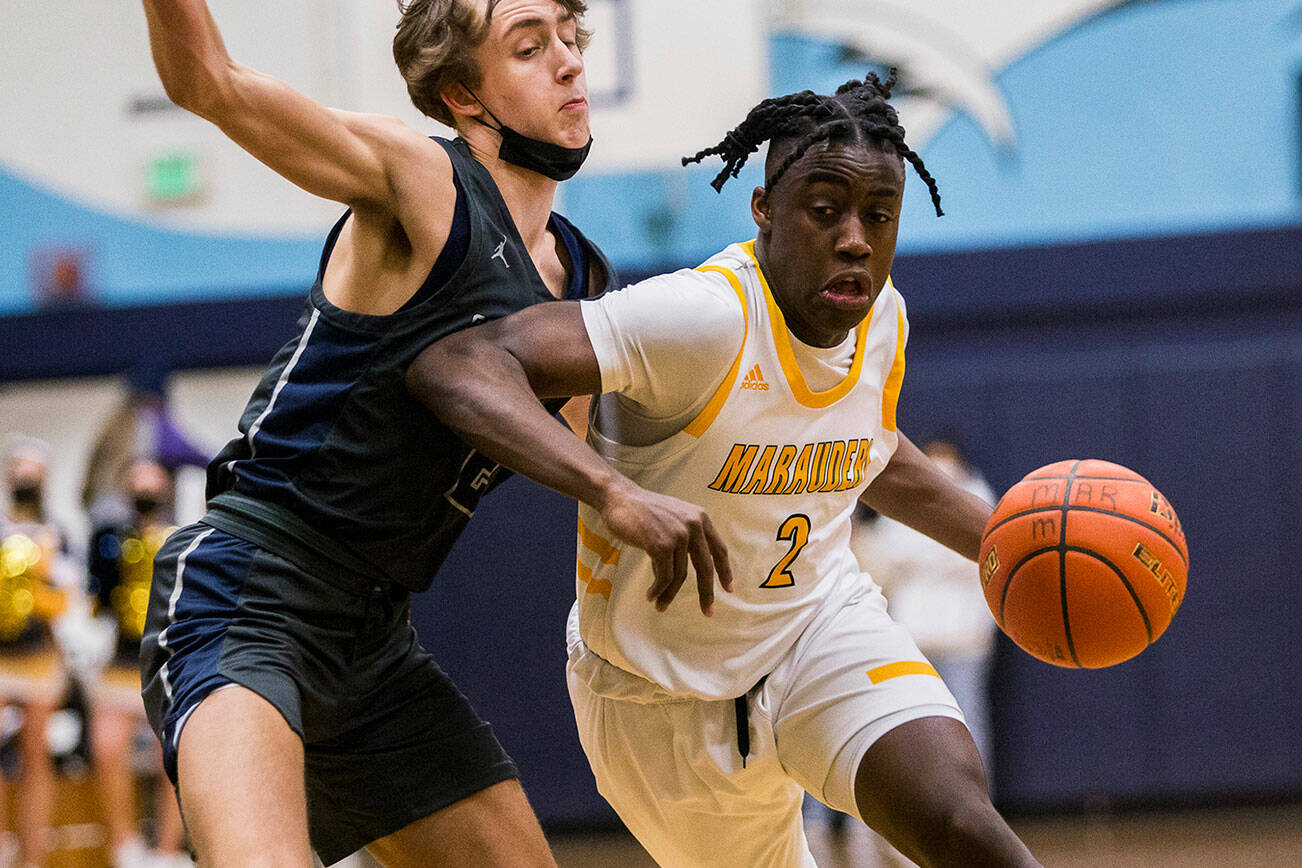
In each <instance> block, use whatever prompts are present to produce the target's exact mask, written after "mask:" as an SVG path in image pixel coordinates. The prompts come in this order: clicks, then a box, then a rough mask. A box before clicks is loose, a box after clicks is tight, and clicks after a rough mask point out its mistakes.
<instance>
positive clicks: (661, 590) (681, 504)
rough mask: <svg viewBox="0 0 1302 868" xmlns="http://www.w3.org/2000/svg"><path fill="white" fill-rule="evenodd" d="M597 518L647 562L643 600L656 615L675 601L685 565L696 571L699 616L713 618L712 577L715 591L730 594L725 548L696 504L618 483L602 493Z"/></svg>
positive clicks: (728, 568) (730, 575)
mask: <svg viewBox="0 0 1302 868" xmlns="http://www.w3.org/2000/svg"><path fill="white" fill-rule="evenodd" d="M601 517H602V520H603V521H604V522H605V524H606V527H608V528H610V530H611V532H612V533H614V534H615V536H617V537H619V539H620V540H621V541H623V542H626V543H628V544H629V545H634V546H637V547H638V548H640V549H642V550H643V551H645V552H646V553H647V554H649V555H650V556H651V567H652V571H653V572H654V574H655V581H654V582H652V583H651V587H650V588H648V589H647V594H646V598H647V600H648V601H653V602H654V603H655V607H656V610H657V611H660V612H663V611H665V610H666V609H668V608H669V604H670V603H671V602H673V599H674V597H675V596H677V595H678V591H679V589H680V588H681V587H682V586H683V583H684V582H685V581H686V580H687V563H688V560H689V559H690V561H691V563H692V566H693V567H694V568H695V570H696V591H697V595H698V596H699V597H700V604H701V612H702V613H704V614H705V615H706V616H709V615H711V614H713V610H714V577H715V575H716V574H717V575H718V577H719V585H720V587H722V588H723V589H724V590H725V591H727V592H728V593H732V567H731V566H730V565H729V563H728V547H727V546H726V545H725V544H724V542H723V539H722V538H721V537H720V536H719V532H718V531H717V530H715V528H714V524H713V523H712V522H711V521H710V517H709V516H708V515H707V514H706V512H705V510H704V509H702V508H701V507H699V506H697V505H696V504H694V503H688V502H687V501H685V500H679V499H678V498H676V497H670V496H668V495H665V494H657V493H656V492H654V491H647V490H646V489H645V488H642V487H640V486H638V485H636V484H634V483H633V482H631V481H629V480H628V479H626V478H623V477H618V478H617V479H616V480H615V481H614V483H613V484H612V485H611V486H610V488H609V490H608V491H607V492H606V497H605V499H604V502H603V504H602V506H601Z"/></svg>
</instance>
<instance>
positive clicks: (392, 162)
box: [338, 111, 456, 253]
mask: <svg viewBox="0 0 1302 868" xmlns="http://www.w3.org/2000/svg"><path fill="white" fill-rule="evenodd" d="M338 114H339V116H340V118H341V119H342V120H343V121H344V123H346V124H347V125H348V126H349V128H350V129H351V130H352V131H353V132H354V134H355V135H357V136H358V137H359V138H360V139H362V140H364V141H365V142H366V143H367V145H368V147H369V148H371V149H372V150H373V151H374V152H375V153H376V154H377V155H378V156H379V157H380V162H381V164H382V165H383V167H384V174H385V186H386V188H387V190H388V195H387V196H386V197H385V201H384V206H385V207H383V208H382V209H380V210H382V211H384V212H387V213H385V214H369V215H368V214H366V213H365V212H366V211H368V210H371V209H368V208H367V207H366V204H365V203H360V206H359V207H357V208H355V210H356V211H357V212H358V217H359V218H361V219H363V220H366V219H367V218H368V217H372V218H375V217H379V218H381V219H382V218H383V217H391V218H392V219H394V220H396V221H397V223H398V224H399V225H400V226H401V227H402V232H403V234H404V235H406V237H407V238H408V240H409V241H410V243H411V244H412V246H413V247H414V248H417V249H421V248H433V249H434V250H435V253H437V250H438V249H441V248H442V245H443V242H444V241H445V240H446V239H447V235H448V231H449V229H450V227H451V224H452V216H453V212H454V210H455V206H456V198H455V195H454V192H453V191H454V187H453V182H452V160H451V158H450V157H449V156H448V154H447V151H445V150H444V149H443V147H442V146H441V145H440V144H439V143H438V142H436V141H434V140H433V139H431V138H430V137H429V136H427V135H425V134H424V133H422V132H420V131H419V130H416V129H414V128H412V127H410V126H408V125H407V124H405V123H403V122H402V121H401V120H399V119H398V118H395V117H391V116H389V115H378V114H362V113H357V112H344V111H340V112H338Z"/></svg>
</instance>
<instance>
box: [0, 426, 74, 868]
mask: <svg viewBox="0 0 1302 868" xmlns="http://www.w3.org/2000/svg"><path fill="white" fill-rule="evenodd" d="M48 471H49V448H48V447H47V446H46V445H45V444H44V443H42V442H41V441H39V440H36V439H33V438H30V437H23V436H20V435H15V436H11V437H10V438H9V443H8V448H7V449H6V450H5V464H4V487H5V493H6V494H7V498H6V500H7V502H6V503H5V504H4V512H3V514H2V515H0V707H3V706H16V707H17V708H18V709H19V710H20V711H21V713H22V724H21V729H20V730H19V734H18V755H19V762H20V764H21V769H22V771H21V777H20V782H19V785H18V787H17V790H18V793H17V795H18V805H17V807H16V810H15V811H14V815H15V817H16V823H15V830H14V831H15V833H16V834H15V837H16V839H17V840H16V842H15V841H13V840H11V839H10V838H9V837H8V836H6V838H5V840H4V843H3V845H0V864H16V865H19V866H24V868H25V866H39V865H44V864H45V856H46V849H47V843H46V840H45V838H46V835H45V833H46V827H47V826H48V825H49V821H50V813H51V809H52V806H53V800H54V766H53V764H52V763H51V760H50V752H49V746H48V744H47V742H46V734H45V733H46V725H47V723H48V722H49V719H50V715H51V714H52V713H53V711H54V709H55V708H56V707H57V706H58V703H59V700H60V699H61V698H62V697H63V694H64V692H65V688H66V685H67V680H66V675H65V672H64V668H63V664H62V661H61V658H60V655H59V652H58V650H57V647H56V645H55V641H54V626H55V620H56V619H57V618H58V617H59V616H61V615H62V614H63V613H64V612H65V611H66V610H67V609H68V608H69V604H70V602H71V601H73V600H74V598H75V589H76V586H77V585H78V584H79V583H80V578H81V573H80V570H79V569H78V568H77V565H76V563H75V561H73V560H72V559H71V558H70V557H69V556H68V553H67V544H66V538H65V536H64V534H63V532H62V531H61V530H60V529H59V528H58V527H57V526H56V525H55V524H54V523H53V522H51V521H50V519H49V517H48V516H47V515H46V512H45V481H46V477H47V475H48ZM4 789H5V787H4V786H3V784H0V796H2V795H3V794H4ZM3 807H5V806H4V805H3V800H2V799H0V817H2V816H4V814H5V812H4V810H2V809H3ZM15 851H16V852H15ZM6 857H8V862H6V861H5V858H6Z"/></svg>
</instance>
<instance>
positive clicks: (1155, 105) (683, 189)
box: [568, 0, 1302, 266]
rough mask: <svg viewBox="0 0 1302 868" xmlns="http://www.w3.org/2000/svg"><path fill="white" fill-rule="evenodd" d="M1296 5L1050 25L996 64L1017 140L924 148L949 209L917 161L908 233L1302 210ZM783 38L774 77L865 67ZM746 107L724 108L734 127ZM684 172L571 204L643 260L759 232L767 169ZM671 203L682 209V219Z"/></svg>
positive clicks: (1061, 230) (1178, 227) (976, 235)
mask: <svg viewBox="0 0 1302 868" xmlns="http://www.w3.org/2000/svg"><path fill="white" fill-rule="evenodd" d="M1299 22H1302V3H1299V2H1298V0H1153V2H1140V3H1135V4H1130V5H1127V6H1123V7H1120V8H1118V9H1116V10H1114V11H1112V12H1110V13H1108V14H1105V15H1102V16H1100V17H1098V18H1096V19H1094V20H1092V21H1088V22H1085V23H1084V24H1082V25H1080V26H1079V27H1077V28H1076V29H1074V30H1071V31H1069V32H1067V33H1064V34H1062V35H1060V36H1059V37H1058V38H1057V39H1054V40H1051V41H1050V42H1048V43H1047V44H1045V45H1044V46H1041V47H1040V48H1039V49H1038V50H1036V51H1033V52H1032V53H1030V54H1029V55H1027V56H1026V57H1023V58H1022V59H1020V60H1019V61H1018V62H1016V63H1014V64H1013V65H1011V66H1010V67H1009V68H1008V69H1006V70H1004V71H1003V72H1002V74H1000V75H999V76H998V79H997V81H998V84H999V86H1000V88H1001V89H1002V90H1003V92H1004V94H1005V95H1006V97H1007V99H1008V101H1009V104H1010V106H1011V110H1012V114H1013V118H1014V121H1015V123H1016V125H1017V132H1018V136H1019V145H1018V150H1017V152H1016V154H1015V155H1012V156H1011V157H1010V156H1007V155H1000V154H998V153H996V151H995V149H994V148H993V146H992V145H991V144H990V143H989V142H988V141H987V140H986V139H985V138H984V136H983V135H982V134H981V133H980V131H979V130H978V128H977V127H976V126H975V124H973V123H972V122H971V121H970V120H969V119H968V118H967V117H966V116H964V115H956V116H955V117H954V118H953V119H952V120H951V121H950V122H949V123H948V124H946V126H945V127H943V128H942V129H941V130H940V132H939V133H937V135H936V136H935V137H933V139H932V140H931V142H930V143H929V144H928V145H927V147H925V148H924V149H923V150H922V156H923V157H924V159H925V160H926V163H927V166H928V168H929V169H930V170H931V171H932V173H933V174H934V175H936V176H937V177H938V178H939V180H940V183H941V190H942V194H943V196H944V206H945V211H946V214H947V216H946V217H945V218H943V219H936V218H935V217H933V216H931V208H930V203H929V201H928V199H927V196H926V190H925V187H924V186H923V184H922V183H921V182H920V181H919V180H918V179H917V178H916V177H914V176H913V175H912V174H910V184H909V188H908V192H907V194H906V206H905V219H904V224H903V227H902V231H901V241H900V249H901V250H902V251H906V252H910V251H912V252H919V251H930V250H951V249H960V248H974V247H985V246H1009V245H1026V244H1044V243H1052V242H1072V241H1085V240H1093V239H1101V238H1116V237H1135V236H1151V235H1166V234H1180V233H1184V232H1198V231H1220V230H1229V229H1236V228H1252V227H1260V226H1277V225H1291V224H1296V223H1299V222H1302V198H1299V186H1300V185H1302V168H1300V166H1302V158H1300V157H1299V154H1298V139H1299V135H1300V134H1299V128H1300V126H1302V120H1299V111H1300V109H1299V105H1298V103H1299V100H1302V93H1300V90H1302V87H1300V86H1299V81H1298V77H1299V74H1300V73H1302V23H1299ZM772 55H773V59H774V60H773V65H774V68H773V84H772V87H771V92H772V93H789V92H791V91H795V90H801V89H803V88H806V87H808V88H812V89H815V90H818V91H820V92H823V93H828V92H831V90H832V89H834V88H835V87H836V86H837V85H839V84H840V83H842V82H843V81H845V80H847V79H850V78H861V77H862V76H863V73H864V71H865V70H864V68H863V65H862V64H861V63H847V62H843V61H842V60H841V50H840V49H839V48H838V47H837V46H834V45H828V44H826V43H821V42H816V41H813V40H809V39H805V38H802V37H800V36H796V35H789V34H787V35H778V36H775V37H774V39H773V51H772ZM740 120H741V117H736V118H720V122H719V136H720V137H722V135H723V133H724V132H726V131H727V130H728V129H730V128H731V127H733V126H735V125H736V124H737V123H738V122H739V121H740ZM711 144H713V142H702V143H701V146H702V147H704V146H707V145H711ZM712 165H715V166H717V160H715V161H714V162H713V163H712ZM677 174H679V173H678V171H677V170H668V171H666V172H664V173H654V172H648V173H642V174H639V175H634V176H626V175H611V176H604V177H588V178H584V179H581V180H580V179H576V181H573V182H570V183H571V187H570V195H569V197H568V202H569V203H570V208H569V211H570V213H571V216H572V217H573V218H574V219H575V221H576V222H577V223H578V224H579V225H580V226H585V227H587V228H588V231H589V232H590V233H591V234H592V235H593V236H594V238H595V239H596V240H597V241H598V242H600V243H602V244H603V245H604V246H605V247H606V248H607V251H608V252H609V253H610V255H611V256H612V258H613V259H615V261H616V262H622V263H631V264H635V265H638V266H654V265H655V264H656V263H657V262H663V261H666V259H669V260H671V261H680V262H682V261H686V262H690V261H696V260H699V259H701V258H704V257H705V256H708V255H710V254H711V253H712V252H714V251H715V250H716V249H718V247H720V246H721V245H722V244H725V243H727V242H729V241H733V240H737V239H741V238H745V237H749V236H750V235H752V234H753V233H754V226H753V224H752V223H751V222H750V220H749V216H748V212H747V204H746V203H747V201H748V200H749V193H750V188H751V187H752V186H753V185H754V184H756V183H758V182H759V180H760V176H759V173H758V170H756V169H755V168H754V167H747V169H746V170H745V171H743V173H742V177H741V178H740V179H739V180H738V181H733V182H731V183H730V184H729V186H728V187H727V188H725V194H724V196H722V197H716V196H715V195H714V193H713V191H712V190H710V189H709V187H708V185H707V184H708V180H709V178H711V177H712V176H713V173H712V172H703V171H699V170H691V171H689V172H687V173H686V181H685V183H684V179H683V178H682V177H678V178H677V179H674V177H673V176H675V175H677ZM665 191H669V196H668V197H666V193H665ZM667 201H668V202H681V203H685V204H680V205H679V206H678V207H674V206H671V205H666V204H665V203H666V202H667ZM666 214H671V215H676V216H677V220H676V222H673V223H672V225H671V226H670V228H669V229H668V231H665V229H664V225H663V224H664V220H663V217H664V215H666ZM648 223H650V224H651V225H660V229H661V231H660V235H659V236H655V237H653V236H652V235H650V234H649V233H648V232H647V230H646V227H647V225H648Z"/></svg>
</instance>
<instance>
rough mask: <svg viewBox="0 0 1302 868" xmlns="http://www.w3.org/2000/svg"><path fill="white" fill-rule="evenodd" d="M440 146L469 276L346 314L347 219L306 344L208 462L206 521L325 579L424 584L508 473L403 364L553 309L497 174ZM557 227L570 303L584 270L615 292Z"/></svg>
mask: <svg viewBox="0 0 1302 868" xmlns="http://www.w3.org/2000/svg"><path fill="white" fill-rule="evenodd" d="M435 141H437V142H438V143H439V144H440V145H442V146H443V148H444V149H445V150H446V151H447V152H448V155H449V157H450V158H451V160H452V168H453V171H454V172H455V174H456V179H457V183H458V188H459V190H460V196H461V200H462V201H464V202H465V203H466V205H467V211H466V214H467V216H468V218H469V238H468V243H467V246H466V255H465V258H464V260H463V261H462V262H461V264H460V266H459V267H457V269H456V270H455V271H454V272H453V273H452V276H451V277H450V278H449V279H448V280H447V281H446V282H445V283H443V284H442V286H440V287H438V288H437V289H435V290H434V291H433V292H432V293H429V294H426V296H425V297H423V298H421V293H418V294H417V298H418V301H417V302H416V303H414V304H412V303H409V304H408V305H407V306H406V307H404V308H403V309H401V310H399V311H398V312H396V313H393V314H390V315H388V316H368V315H364V314H357V313H351V312H349V311H345V310H341V309H340V308H337V307H335V306H334V305H332V304H331V303H330V302H329V301H327V300H326V297H325V294H324V292H323V291H322V287H321V281H322V276H323V275H324V273H325V266H326V263H327V262H328V261H329V257H330V252H331V250H332V249H333V247H334V243H335V240H336V239H337V237H338V233H339V229H340V228H341V226H342V223H343V221H342V220H341V221H340V224H339V225H338V226H336V227H335V230H334V231H333V232H332V233H331V234H330V237H329V238H328V239H327V241H326V245H325V250H324V251H323V252H322V255H321V266H320V269H319V270H318V272H317V278H316V282H315V283H314V285H313V286H312V290H311V292H310V294H309V296H308V301H307V305H306V307H305V309H304V311H303V315H302V317H301V318H300V319H299V321H298V334H297V336H296V337H295V338H294V339H293V340H291V341H289V342H288V343H287V344H285V346H283V347H282V348H281V349H280V351H279V352H278V353H277V354H276V357H275V358H274V359H273V361H272V363H271V366H270V368H268V370H267V372H266V374H265V375H263V378H262V381H261V382H260V383H259V385H258V387H257V389H256V390H255V391H254V393H253V397H252V398H251V399H250V400H249V403H248V406H247V407H246V408H245V410H244V414H243V416H242V417H241V419H240V424H239V430H240V433H241V436H240V437H239V438H237V439H235V440H232V441H231V442H230V443H229V444H227V446H226V447H225V448H224V449H223V450H222V451H221V453H220V454H218V456H217V457H216V458H215V459H213V462H212V463H211V464H210V465H209V466H208V499H209V500H208V507H209V511H208V514H207V515H206V516H205V517H204V519H203V521H204V522H205V523H207V524H209V525H213V526H215V527H218V528H220V529H222V530H225V531H227V532H229V533H232V534H234V535H236V536H239V537H241V538H243V539H247V540H249V541H251V542H254V543H256V544H258V545H260V546H262V547H263V548H266V549H267V550H269V551H272V552H275V553H277V554H281V555H283V556H285V557H287V558H288V559H289V560H293V561H297V562H299V563H300V564H301V565H302V566H304V567H306V568H308V569H310V570H313V571H319V572H324V573H325V575H324V576H323V578H329V577H330V576H331V575H335V574H339V573H342V574H343V575H342V576H341V578H342V579H343V580H344V581H345V582H347V583H348V584H352V583H354V582H359V581H360V582H370V583H372V584H373V583H376V582H383V581H388V582H394V583H397V584H399V585H402V586H404V587H406V588H409V589H411V590H413V591H421V590H424V589H425V588H427V587H429V585H430V583H431V582H432V581H433V579H434V574H435V572H436V571H437V570H438V567H439V565H440V564H442V562H443V560H444V558H446V557H447V554H448V551H449V550H450V549H451V547H452V544H453V543H454V542H455V541H456V539H457V537H458V536H459V535H460V533H461V531H462V529H463V528H464V527H465V525H466V522H468V521H469V519H470V516H471V515H473V513H474V511H475V507H476V506H477V505H478V503H479V499H480V498H481V497H482V496H483V495H484V494H485V493H486V492H487V491H488V490H489V489H491V488H492V487H493V486H494V485H495V484H497V483H498V482H500V481H501V480H502V479H503V478H504V477H505V475H506V473H505V471H503V470H502V469H501V468H500V467H499V466H498V465H497V464H496V463H495V462H493V461H491V460H489V459H487V458H485V457H484V456H482V455H479V454H478V453H477V452H475V451H473V450H471V449H470V448H469V447H467V446H465V445H464V444H462V443H461V441H460V440H458V439H457V437H456V436H455V435H454V434H452V432H451V431H449V430H448V429H447V428H446V427H444V426H443V425H442V424H441V423H440V422H439V421H438V420H437V419H436V418H435V416H434V415H433V414H432V413H431V412H430V411H429V410H428V409H426V408H425V406H424V405H423V404H421V403H420V402H419V401H417V400H416V399H415V398H414V397H412V395H411V394H410V393H409V392H408V391H407V387H406V382H405V377H406V373H407V368H408V366H409V365H411V363H412V362H413V361H414V360H415V358H416V356H418V355H419V354H420V352H421V351H422V350H424V349H425V348H426V347H427V346H429V345H430V344H431V343H433V342H434V341H436V340H438V339H439V338H441V337H444V336H445V335H448V334H450V333H452V332H454V331H457V330H458V329H463V328H466V327H468V326H471V325H474V324H476V323H479V322H482V321H484V320H491V319H496V318H498V317H503V316H506V315H508V314H510V313H513V312H515V311H518V310H520V309H522V308H525V307H528V306H530V305H532V304H536V303H538V302H542V301H551V300H552V295H551V293H550V292H549V291H548V289H547V286H546V284H544V283H543V280H542V278H541V276H539V274H538V271H537V269H536V268H535V267H534V264H533V261H532V260H531V259H530V258H529V255H528V251H527V250H526V249H525V246H524V242H523V241H522V240H521V238H520V235H519V232H518V231H517V230H516V228H515V223H514V222H513V221H512V219H511V215H510V213H509V212H508V211H507V208H506V203H505V202H504V201H503V200H502V196H501V194H500V193H499V192H498V189H497V185H496V184H495V183H494V181H493V179H492V176H491V175H489V173H488V170H486V169H485V168H484V167H483V166H482V165H481V164H480V163H478V162H477V161H476V160H475V159H474V158H473V157H472V156H471V155H470V151H469V149H468V148H467V147H466V145H465V143H464V142H462V141H461V140H456V141H454V142H449V141H447V140H444V139H435ZM552 228H553V229H554V230H555V231H556V232H557V234H558V235H559V236H560V238H561V239H562V240H563V241H564V242H565V243H566V246H567V248H568V249H569V250H570V258H571V260H572V261H573V262H574V263H575V266H576V267H575V269H574V270H575V272H576V274H575V279H573V280H572V281H571V285H570V294H571V295H572V296H574V297H582V296H583V295H584V294H587V293H584V292H583V290H584V288H585V287H586V286H587V283H588V281H587V280H586V274H587V272H586V270H584V269H583V265H584V263H596V264H597V266H598V267H597V269H596V271H597V273H598V274H601V275H604V277H605V281H604V285H602V286H600V287H598V288H599V289H600V290H601V291H608V290H611V289H616V288H618V277H617V275H616V273H615V270H614V269H613V268H612V267H611V266H610V263H609V262H608V261H607V260H606V258H605V256H604V255H602V253H601V251H600V250H599V249H598V248H597V247H596V245H594V244H592V243H591V242H590V241H588V240H587V239H586V238H584V237H583V236H582V235H581V234H580V233H579V232H578V231H577V230H576V229H574V227H573V226H571V225H570V224H569V223H568V222H567V221H565V219H564V218H563V217H561V216H560V215H556V214H553V215H552ZM576 253H577V254H578V255H577V256H576V255H575V254H576ZM424 291H425V288H422V291H421V292H424ZM591 294H593V295H595V294H599V293H591Z"/></svg>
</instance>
